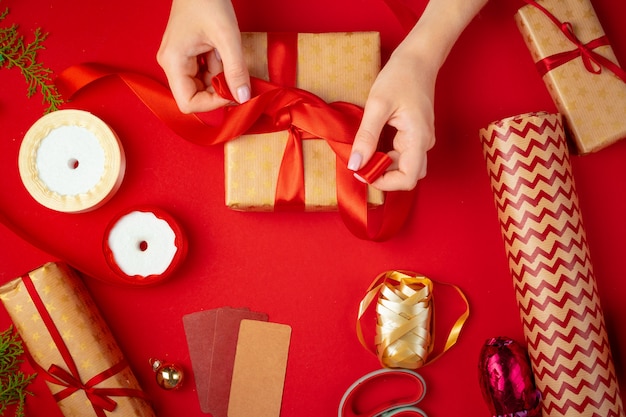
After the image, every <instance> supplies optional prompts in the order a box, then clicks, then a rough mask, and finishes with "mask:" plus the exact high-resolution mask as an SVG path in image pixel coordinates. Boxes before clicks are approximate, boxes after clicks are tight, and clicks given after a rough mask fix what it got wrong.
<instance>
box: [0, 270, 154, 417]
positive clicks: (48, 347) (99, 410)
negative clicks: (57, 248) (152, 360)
mask: <svg viewBox="0 0 626 417" xmlns="http://www.w3.org/2000/svg"><path fill="white" fill-rule="evenodd" d="M0 300H1V301H2V303H3V304H4V306H5V308H6V310H7V312H8V313H9V316H10V317H11V320H12V321H13V323H14V324H15V327H16V328H17V330H18V332H19V334H20V337H21V338H22V340H23V342H24V345H25V347H26V351H27V352H28V357H29V360H30V362H31V365H32V366H33V368H34V369H35V370H36V371H37V374H38V377H40V378H44V380H45V381H46V384H47V385H48V387H49V388H50V391H51V392H52V395H53V396H54V399H55V400H56V401H57V404H58V405H59V408H60V410H61V412H62V413H63V415H64V416H66V417H87V416H96V417H104V416H109V415H111V416H115V417H118V416H119V417H122V416H123V417H154V416H155V414H154V411H153V410H152V407H151V406H150V404H149V403H148V402H147V397H146V395H145V394H144V392H143V391H142V390H141V389H140V387H139V383H138V382H137V379H136V378H135V376H134V374H133V373H132V371H131V369H130V367H129V365H128V363H127V362H126V360H125V358H124V355H123V354H122V352H121V351H120V349H119V347H118V345H117V343H116V342H115V340H114V338H113V335H112V333H111V331H110V330H109V328H108V326H107V325H106V323H105V322H104V319H103V318H102V316H101V315H100V314H99V312H98V310H97V307H96V305H95V304H94V302H93V300H92V299H91V297H90V295H89V293H88V292H87V289H86V288H85V286H84V284H83V283H82V281H81V280H80V279H79V277H78V275H77V273H76V272H75V271H74V270H73V269H71V268H70V267H69V266H67V265H66V264H64V263H52V262H51V263H48V264H45V265H43V266H42V267H40V268H38V269H36V270H34V271H32V272H30V273H28V274H25V275H24V276H22V277H19V278H17V279H14V280H13V281H10V282H8V283H6V284H4V285H3V286H2V287H0Z"/></svg>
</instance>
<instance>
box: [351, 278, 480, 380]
mask: <svg viewBox="0 0 626 417" xmlns="http://www.w3.org/2000/svg"><path fill="white" fill-rule="evenodd" d="M435 284H436V283H435V282H433V281H432V280H430V279H429V278H427V277H425V276H423V275H420V274H416V273H414V272H407V271H387V272H384V273H382V274H380V275H379V276H378V277H376V279H374V281H373V283H372V284H371V285H370V287H369V288H368V290H367V293H366V295H365V297H363V300H361V304H360V306H359V314H358V318H357V329H356V330H357V336H358V338H359V341H360V342H361V344H362V345H363V346H364V347H365V348H366V349H368V350H370V351H372V349H371V348H370V347H369V346H368V344H367V343H366V341H365V338H364V336H363V330H362V327H361V320H362V318H363V316H364V315H365V313H366V312H367V311H368V309H369V307H370V305H371V304H372V302H374V300H376V336H375V338H374V345H375V351H373V353H374V354H376V356H377V357H378V360H379V361H380V363H381V365H382V366H384V367H387V368H405V369H417V368H420V367H422V366H424V365H426V364H427V363H431V362H433V361H434V360H436V359H437V358H439V357H440V356H441V355H443V354H444V353H445V352H446V351H447V350H448V349H450V348H451V347H452V346H453V345H454V344H455V343H456V341H457V340H458V337H459V334H460V332H461V329H462V328H463V326H464V324H465V322H466V321H467V319H468V317H469V303H468V301H467V298H466V297H465V295H464V294H463V292H462V291H461V289H460V288H458V287H457V286H456V285H453V284H444V285H449V286H451V287H452V288H454V289H455V290H456V291H457V293H458V294H459V295H460V297H461V299H462V300H463V302H464V303H465V310H464V311H463V313H462V314H461V315H460V316H459V318H458V319H457V320H456V322H455V323H454V325H453V326H452V329H451V330H450V331H449V333H448V337H447V340H446V344H445V346H444V347H443V350H442V351H441V352H440V353H438V354H437V355H436V356H434V357H430V356H431V354H432V352H433V349H434V340H435V334H434V333H435V332H434V329H435V323H434V321H435V319H434V297H433V290H434V287H435ZM437 285H441V284H440V283H437Z"/></svg>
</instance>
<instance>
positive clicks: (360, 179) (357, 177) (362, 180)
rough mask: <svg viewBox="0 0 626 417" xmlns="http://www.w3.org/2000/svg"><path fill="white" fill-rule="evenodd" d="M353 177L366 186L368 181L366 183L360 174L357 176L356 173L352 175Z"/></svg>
mask: <svg viewBox="0 0 626 417" xmlns="http://www.w3.org/2000/svg"><path fill="white" fill-rule="evenodd" d="M352 175H354V178H356V179H357V180H359V181H361V182H362V183H364V184H367V181H365V179H364V178H363V177H362V176H360V175H359V174H357V173H356V172H355V173H354V174H352Z"/></svg>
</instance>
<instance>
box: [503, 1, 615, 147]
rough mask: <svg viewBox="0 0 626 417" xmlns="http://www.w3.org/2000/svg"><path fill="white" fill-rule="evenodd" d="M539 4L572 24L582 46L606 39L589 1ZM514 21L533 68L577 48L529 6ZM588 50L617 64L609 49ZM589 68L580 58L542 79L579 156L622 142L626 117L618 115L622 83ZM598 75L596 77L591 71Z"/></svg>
mask: <svg viewBox="0 0 626 417" xmlns="http://www.w3.org/2000/svg"><path fill="white" fill-rule="evenodd" d="M538 3H539V4H540V5H541V6H542V7H544V8H545V9H546V10H548V11H549V12H550V13H551V14H552V15H553V16H554V17H555V18H556V19H557V20H558V21H560V22H562V23H570V24H571V28H572V31H573V34H574V35H575V37H576V38H577V39H578V40H579V41H580V42H581V43H582V44H587V43H589V42H591V41H594V40H596V39H599V38H601V37H603V36H605V33H604V30H603V28H602V26H601V23H600V21H599V20H598V17H597V15H596V13H595V11H594V9H593V6H592V5H591V2H590V1H589V0H572V1H567V2H565V1H556V0H548V1H542V2H538ZM515 20H516V22H517V25H518V28H519V30H520V32H521V34H522V35H523V37H524V41H525V42H526V45H527V47H528V49H529V50H530V53H531V55H532V58H533V60H534V61H535V62H536V63H537V62H539V61H542V60H544V59H545V58H547V57H553V56H555V55H556V54H560V53H564V52H567V51H573V50H576V49H577V45H576V44H575V43H574V42H572V41H571V40H570V39H568V37H567V36H566V35H565V33H564V32H562V31H561V28H560V27H559V26H558V25H556V24H555V23H554V22H553V21H552V20H550V18H549V17H548V16H547V15H546V14H545V13H543V12H542V10H540V9H539V8H537V7H535V6H533V5H526V6H524V7H522V8H521V9H520V10H519V11H518V13H517V14H516V16H515ZM592 51H593V52H594V53H597V54H599V55H601V56H603V57H604V58H606V59H608V60H609V61H611V62H612V63H614V64H617V65H619V64H618V62H617V58H616V56H615V54H614V53H613V49H612V48H611V46H610V45H608V44H607V45H602V46H599V47H597V48H593V49H592ZM588 65H590V69H592V71H589V69H588V68H586V65H585V62H584V60H583V58H582V57H581V56H578V57H576V58H574V59H571V60H570V61H568V62H565V63H564V64H562V65H560V66H558V67H556V68H553V69H552V70H550V71H548V72H547V73H545V75H543V80H544V82H545V84H546V87H547V88H548V91H549V93H550V95H551V96H552V99H553V101H554V103H555V105H556V107H557V109H558V110H559V112H560V113H561V114H563V116H564V117H565V120H566V122H567V127H568V133H569V135H570V139H571V140H572V141H573V142H574V143H575V145H576V148H577V151H578V153H579V154H581V155H582V154H587V153H590V152H595V151H598V150H600V149H603V148H605V147H607V146H609V145H611V144H613V143H615V142H616V141H618V140H620V139H623V138H624V137H626V118H624V117H623V114H622V113H623V110H624V108H626V82H624V81H623V80H621V79H620V78H618V77H617V76H616V75H615V74H614V73H613V72H612V71H610V70H609V69H608V68H606V67H602V66H600V65H598V64H597V63H588ZM598 70H600V72H599V73H594V72H593V71H598Z"/></svg>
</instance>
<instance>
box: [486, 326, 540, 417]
mask: <svg viewBox="0 0 626 417" xmlns="http://www.w3.org/2000/svg"><path fill="white" fill-rule="evenodd" d="M478 372H479V374H478V376H479V380H480V388H481V391H482V394H483V398H484V399H485V402H486V403H487V405H488V407H489V411H490V412H491V415H492V416H497V417H532V416H541V407H540V405H541V394H540V393H539V391H538V390H537V389H536V388H535V381H534V378H533V374H532V371H531V370H530V362H529V360H528V355H527V354H526V351H525V350H524V348H523V347H522V346H521V345H520V344H519V343H517V342H515V341H514V340H512V339H509V338H506V337H494V338H491V339H488V340H487V341H486V342H485V344H484V346H483V348H482V350H481V351H480V359H479V365H478Z"/></svg>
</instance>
